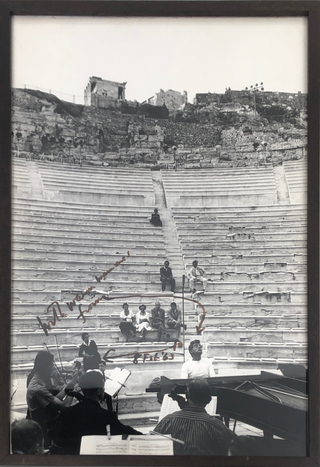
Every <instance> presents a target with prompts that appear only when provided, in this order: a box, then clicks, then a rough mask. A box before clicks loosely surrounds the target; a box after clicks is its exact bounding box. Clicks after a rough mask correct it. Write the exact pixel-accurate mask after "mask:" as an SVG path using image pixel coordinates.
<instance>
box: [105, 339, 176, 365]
mask: <svg viewBox="0 0 320 467" xmlns="http://www.w3.org/2000/svg"><path fill="white" fill-rule="evenodd" d="M181 347H183V343H182V342H175V343H174V344H173V345H172V346H170V347H165V348H164V349H160V350H159V349H157V350H148V351H146V352H131V353H127V354H121V355H112V357H111V358H113V359H114V358H123V357H133V363H135V364H137V363H139V362H138V359H139V358H142V363H144V362H146V361H149V362H150V361H153V362H157V361H159V360H161V359H162V360H164V361H166V360H173V359H174V354H173V353H172V352H169V354H168V352H167V350H173V352H175V350H176V349H177V348H181ZM115 351H116V349H109V350H108V351H107V352H106V353H105V354H104V356H103V357H102V358H103V360H105V361H106V362H110V363H113V360H110V359H109V357H108V356H109V353H110V352H115ZM153 353H154V354H155V355H151V354H153Z"/></svg>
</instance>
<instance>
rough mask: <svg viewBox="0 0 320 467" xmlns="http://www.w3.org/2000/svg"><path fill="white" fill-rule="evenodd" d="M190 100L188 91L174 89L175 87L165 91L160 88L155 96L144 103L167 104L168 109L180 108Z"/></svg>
mask: <svg viewBox="0 0 320 467" xmlns="http://www.w3.org/2000/svg"><path fill="white" fill-rule="evenodd" d="M187 102H188V93H187V91H183V93H181V92H179V91H173V89H168V90H167V91H164V90H163V89H160V91H159V92H156V93H155V94H154V96H152V97H149V99H147V100H146V101H145V102H143V104H145V103H148V104H151V105H157V106H162V105H165V106H166V107H167V109H168V110H178V109H180V108H181V106H183V105H184V104H186V103H187Z"/></svg>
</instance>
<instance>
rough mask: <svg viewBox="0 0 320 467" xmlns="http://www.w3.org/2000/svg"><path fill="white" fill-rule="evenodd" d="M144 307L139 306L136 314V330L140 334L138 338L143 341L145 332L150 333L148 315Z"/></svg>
mask: <svg viewBox="0 0 320 467" xmlns="http://www.w3.org/2000/svg"><path fill="white" fill-rule="evenodd" d="M146 309H147V307H146V306H145V305H140V306H139V310H140V311H138V313H137V314H136V330H137V331H138V332H139V333H140V336H139V337H140V338H141V339H144V338H145V335H146V331H151V329H152V328H151V326H150V313H148V312H147V311H146Z"/></svg>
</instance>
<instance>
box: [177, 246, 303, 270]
mask: <svg viewBox="0 0 320 467" xmlns="http://www.w3.org/2000/svg"><path fill="white" fill-rule="evenodd" d="M206 253H207V252H206V251H203V252H202V253H201V252H196V253H195V254H185V255H183V260H184V262H185V264H186V265H191V264H192V262H193V260H194V259H197V260H198V261H200V262H201V264H202V265H203V266H204V267H205V266H208V265H214V264H219V265H220V266H221V267H224V266H225V265H229V266H232V265H236V266H239V267H241V265H242V264H256V263H258V264H259V266H260V268H269V267H274V266H277V265H279V264H283V265H284V266H283V267H286V268H290V267H295V265H301V266H302V265H306V264H307V252H306V249H304V252H302V253H282V254H281V253H278V254H277V253H276V254H267V252H266V250H263V252H262V253H261V254H258V253H253V254H237V253H236V252H235V251H234V252H233V254H232V253H228V252H225V254H223V252H222V253H221V254H219V253H215V252H213V253H212V254H206ZM249 253H251V251H250V252H249ZM190 267H191V266H190Z"/></svg>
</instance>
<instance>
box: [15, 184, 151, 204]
mask: <svg viewBox="0 0 320 467" xmlns="http://www.w3.org/2000/svg"><path fill="white" fill-rule="evenodd" d="M21 194H23V193H21ZM26 196H28V193H26ZM43 197H44V199H47V200H52V199H55V200H56V201H61V202H64V201H68V202H74V203H75V202H77V201H79V199H81V200H82V201H83V202H85V203H87V204H91V205H97V206H99V205H105V204H115V205H118V204H126V205H127V206H132V205H135V206H139V205H140V206H141V205H145V206H148V205H150V204H154V203H155V195H154V193H153V192H145V193H144V194H140V193H129V192H127V193H123V192H121V191H112V192H111V191H107V192H105V193H102V192H101V191H93V190H81V189H80V188H79V189H78V190H76V189H67V188H60V189H55V188H53V189H51V190H49V189H47V190H45V191H44V192H43Z"/></svg>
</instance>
